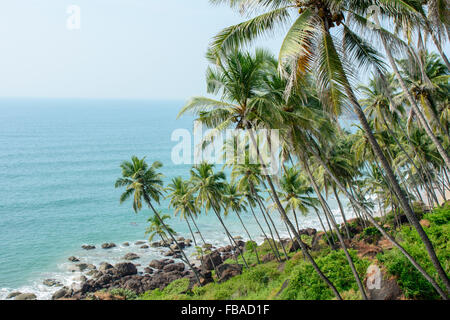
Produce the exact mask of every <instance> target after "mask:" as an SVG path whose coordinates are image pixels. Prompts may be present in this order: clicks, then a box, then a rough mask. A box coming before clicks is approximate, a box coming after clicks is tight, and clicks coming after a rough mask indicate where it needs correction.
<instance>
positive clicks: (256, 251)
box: [235, 211, 261, 264]
mask: <svg viewBox="0 0 450 320" xmlns="http://www.w3.org/2000/svg"><path fill="white" fill-rule="evenodd" d="M235 212H236V215H237V216H238V218H239V221H240V222H241V224H242V227H243V228H244V230H245V233H247V236H248V238H249V239H250V241H251V242H255V241H253V239H252V236H251V235H250V232H248V229H247V227H246V226H245V223H244V221H242V218H241V215H240V214H239V212H237V211H235ZM255 243H256V242H255ZM255 254H256V260H257V261H258V264H260V263H261V261H259V256H258V250H255Z"/></svg>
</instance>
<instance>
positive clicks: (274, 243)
mask: <svg viewBox="0 0 450 320" xmlns="http://www.w3.org/2000/svg"><path fill="white" fill-rule="evenodd" d="M252 188H253V186H252ZM253 190H254V189H253ZM253 192H254V191H253ZM254 193H256V192H254ZM255 199H256V202H257V203H258V206H259V210H260V211H261V214H262V216H263V218H264V222H265V223H266V225H267V227H268V228H269V233H270V236H271V239H272V242H273V246H274V247H275V251H276V256H277V257H278V259H279V260H280V261H281V254H280V252H279V251H278V246H277V243H276V241H275V236H274V235H273V232H272V228H271V227H270V224H269V221H268V220H267V218H266V213H265V212H266V209H265V208H264V206H263V204H262V203H261V201H260V200H259V198H258V195H256V196H255ZM267 241H269V243H270V239H267Z"/></svg>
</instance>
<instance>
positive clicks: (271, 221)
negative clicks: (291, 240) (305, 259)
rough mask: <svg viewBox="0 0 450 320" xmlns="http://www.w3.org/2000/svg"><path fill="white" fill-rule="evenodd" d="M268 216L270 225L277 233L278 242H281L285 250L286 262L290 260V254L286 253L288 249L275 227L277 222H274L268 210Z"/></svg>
mask: <svg viewBox="0 0 450 320" xmlns="http://www.w3.org/2000/svg"><path fill="white" fill-rule="evenodd" d="M266 215H267V218H269V221H270V223H271V224H272V226H273V229H274V231H275V234H276V235H277V238H278V241H279V242H280V246H281V248H282V249H283V253H284V256H285V258H286V260H289V256H288V254H287V252H286V248H285V247H284V243H283V240H281V237H280V233H279V232H278V229H277V227H276V226H275V222H274V221H273V219H272V217H271V216H270V214H269V212H267V210H266Z"/></svg>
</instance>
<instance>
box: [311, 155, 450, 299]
mask: <svg viewBox="0 0 450 320" xmlns="http://www.w3.org/2000/svg"><path fill="white" fill-rule="evenodd" d="M312 152H313V154H314V156H315V157H316V159H317V160H318V161H319V162H320V164H321V165H322V166H323V167H324V169H325V170H326V171H327V172H328V174H329V175H330V177H331V178H332V179H333V180H334V182H335V183H336V186H337V187H338V188H339V190H341V192H342V193H343V194H344V195H345V196H346V197H347V198H348V199H349V200H350V201H352V202H353V203H354V205H355V206H356V207H357V208H359V210H361V212H363V213H364V214H365V215H366V217H367V219H368V220H369V222H370V223H371V224H372V225H373V226H374V227H375V228H377V230H378V231H380V233H381V234H382V235H383V236H384V237H386V239H388V240H389V241H390V242H391V243H392V244H393V245H394V246H395V247H396V248H398V249H399V250H400V252H402V253H403V255H404V256H405V257H406V258H407V259H408V260H409V261H410V262H411V264H412V265H413V266H414V267H415V268H416V269H417V270H418V271H419V272H420V273H421V274H422V275H423V277H424V278H425V279H426V280H427V281H428V282H429V283H430V284H431V285H432V286H433V287H434V288H435V290H436V291H437V292H438V293H439V295H440V296H441V297H442V298H443V299H444V300H447V299H448V297H447V295H446V294H445V292H444V291H443V290H442V289H441V287H439V285H438V284H437V282H436V281H435V280H434V279H433V278H432V277H431V276H430V275H429V274H428V273H427V272H426V271H425V270H424V269H423V268H422V267H421V266H420V264H418V263H417V262H416V260H414V258H413V257H412V256H411V255H410V254H409V253H408V252H407V251H406V250H405V249H404V248H403V247H402V246H401V245H400V244H399V243H398V242H397V241H395V239H394V238H393V237H392V236H391V235H390V234H389V233H387V232H386V230H384V228H383V227H381V226H380V225H379V224H378V223H377V221H376V220H375V219H374V218H373V217H372V215H371V214H370V213H369V212H368V211H367V210H366V209H365V208H364V207H363V206H362V205H361V204H360V203H359V202H358V201H356V199H355V198H353V197H352V195H351V194H350V193H349V192H348V191H347V189H345V187H344V186H343V185H342V184H341V183H340V181H339V180H338V179H337V177H335V176H334V174H333V173H332V172H331V170H330V168H328V166H327V165H326V164H325V162H324V161H322V159H321V158H320V157H319V155H318V154H317V153H315V152H314V151H312ZM393 210H395V209H393Z"/></svg>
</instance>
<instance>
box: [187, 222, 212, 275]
mask: <svg viewBox="0 0 450 320" xmlns="http://www.w3.org/2000/svg"><path fill="white" fill-rule="evenodd" d="M190 217H191V220H192V223H193V224H194V226H195V229H197V232H198V234H199V235H200V239H202V242H203V245H205V246H206V241H205V238H203V235H202V233H201V232H200V229H199V228H198V226H197V223H196V222H195V219H194V218H193V217H192V216H190ZM201 257H202V260H203V250H202V253H201ZM209 261H211V264H212V266H213V268H214V270H215V271H216V273H217V274H218V272H217V267H216V264H215V263H214V261H213V259H212V257H211V255H209Z"/></svg>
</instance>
